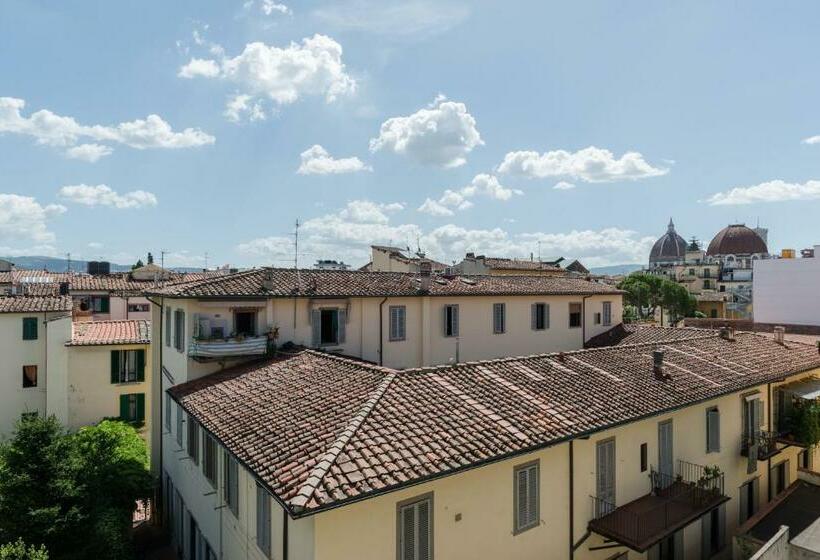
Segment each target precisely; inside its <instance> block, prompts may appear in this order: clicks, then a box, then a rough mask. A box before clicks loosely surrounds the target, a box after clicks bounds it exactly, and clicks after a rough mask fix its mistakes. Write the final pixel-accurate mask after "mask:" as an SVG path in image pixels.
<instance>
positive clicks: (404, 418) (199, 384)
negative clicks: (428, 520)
mask: <svg viewBox="0 0 820 560" xmlns="http://www.w3.org/2000/svg"><path fill="white" fill-rule="evenodd" d="M658 347H659V345H658V344H654V343H644V344H628V345H621V346H615V347H611V348H604V349H595V350H583V351H576V352H566V353H562V354H545V355H537V356H528V357H521V358H509V359H502V360H492V361H485V362H475V363H465V364H458V365H455V366H442V367H434V368H425V369H414V370H405V371H394V370H390V369H386V368H380V367H377V366H370V365H367V364H364V363H362V362H359V361H354V360H350V359H346V358H340V357H336V356H332V355H328V354H322V353H318V352H314V351H311V350H305V351H302V352H300V353H298V354H295V355H293V356H291V357H287V358H280V359H275V360H272V361H263V362H258V363H255V364H249V365H244V366H242V367H239V368H234V369H230V370H226V371H223V372H221V373H216V374H213V375H210V376H207V377H204V378H201V379H198V380H196V381H192V382H189V383H186V384H182V385H178V386H176V387H173V388H171V389H170V390H169V392H170V393H171V395H172V397H173V398H174V399H175V400H176V401H177V402H179V403H180V404H181V405H182V406H183V408H184V409H185V410H186V411H188V412H189V413H190V414H192V415H193V416H194V417H195V418H197V419H198V420H199V421H200V422H201V423H202V425H203V426H204V427H205V428H206V429H207V430H208V431H210V432H211V433H212V434H214V436H215V437H216V438H217V439H218V440H219V441H221V442H222V443H223V445H225V446H226V447H227V449H229V450H230V452H231V453H233V454H234V455H235V456H236V457H237V458H238V459H239V460H240V461H241V462H242V463H243V464H245V465H246V466H247V468H249V469H250V470H251V471H252V472H253V473H255V475H256V476H257V477H258V478H259V479H260V480H261V481H262V482H263V483H264V484H266V485H267V486H268V487H269V488H270V490H271V491H272V492H273V493H274V495H275V496H276V497H277V499H278V500H279V501H280V502H281V503H282V504H284V505H285V507H287V508H288V510H289V511H290V512H291V514H293V515H295V516H302V515H309V514H311V513H314V512H316V511H319V510H322V509H325V508H328V507H331V506H335V505H339V504H342V503H345V502H349V501H354V500H360V499H364V498H366V497H369V496H372V495H375V494H378V493H383V492H387V491H390V490H393V489H396V488H399V487H402V486H405V485H408V484H412V483H416V482H420V481H422V480H426V479H429V478H434V477H439V476H444V475H447V474H451V473H453V472H456V471H459V470H464V469H468V468H472V467H476V466H479V465H481V464H483V463H486V462H489V461H493V460H497V459H501V458H504V457H510V456H513V455H516V454H521V453H526V452H529V451H532V450H535V449H538V448H541V447H546V446H549V445H554V444H557V443H559V442H561V441H566V440H568V439H571V438H574V437H581V436H584V435H586V434H589V433H593V432H596V431H600V430H604V429H607V428H611V427H614V426H617V425H621V424H625V423H628V422H633V421H636V420H638V419H641V418H644V417H647V416H652V415H657V414H662V413H664V412H667V411H670V410H674V409H677V408H679V407H683V406H689V405H693V404H696V403H698V402H702V401H705V400H709V399H713V398H716V397H719V396H721V395H725V394H729V393H733V392H737V391H740V390H743V389H745V388H748V387H752V386H755V385H759V384H763V383H767V382H770V381H775V380H779V379H781V378H783V377H785V376H787V375H789V374H793V373H799V372H803V371H807V370H810V369H813V368H818V367H820V354H818V351H817V349H816V348H812V347H809V346H807V345H802V344H795V343H790V342H787V343H786V344H785V346H781V345H779V344H777V343H775V342H774V341H771V340H769V339H767V338H765V337H761V336H757V335H755V334H751V333H742V334H738V335H737V336H736V339H735V340H733V341H728V340H724V339H722V338H720V337H719V336H718V335H717V334H716V333H715V332H714V331H712V332H711V333H707V334H704V335H701V336H696V337H692V338H689V339H686V340H678V341H672V342H667V343H665V344H664V345H663V347H664V348H665V356H664V360H665V364H666V366H665V371H666V373H667V374H668V376H669V377H668V379H660V378H658V377H656V376H655V374H654V373H653V366H652V364H653V356H652V351H653V350H655V349H657V348H658Z"/></svg>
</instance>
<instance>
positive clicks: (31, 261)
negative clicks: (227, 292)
mask: <svg viewBox="0 0 820 560" xmlns="http://www.w3.org/2000/svg"><path fill="white" fill-rule="evenodd" d="M0 259H5V260H7V261H11V262H13V263H14V266H15V267H17V268H26V269H30V270H48V271H49V272H65V271H66V270H68V261H67V260H66V259H59V258H54V257H3V256H0ZM71 270H73V271H74V272H85V271H86V270H88V261H80V260H74V259H71ZM129 270H131V265H130V264H115V263H111V272H128V271H129ZM171 270H176V271H177V272H200V271H201V270H202V269H201V268H190V267H179V268H172V269H171Z"/></svg>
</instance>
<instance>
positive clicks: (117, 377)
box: [111, 350, 145, 383]
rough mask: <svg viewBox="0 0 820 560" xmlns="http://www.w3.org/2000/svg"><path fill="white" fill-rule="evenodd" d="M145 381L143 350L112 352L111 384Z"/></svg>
mask: <svg viewBox="0 0 820 560" xmlns="http://www.w3.org/2000/svg"><path fill="white" fill-rule="evenodd" d="M139 381H145V350H112V351H111V383H134V382H139Z"/></svg>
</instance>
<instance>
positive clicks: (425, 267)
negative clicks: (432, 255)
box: [419, 259, 433, 292]
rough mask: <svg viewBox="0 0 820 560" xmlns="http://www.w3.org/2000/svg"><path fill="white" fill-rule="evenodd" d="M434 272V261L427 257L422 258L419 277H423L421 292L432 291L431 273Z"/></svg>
mask: <svg viewBox="0 0 820 560" xmlns="http://www.w3.org/2000/svg"><path fill="white" fill-rule="evenodd" d="M432 273H433V263H431V262H430V261H429V260H427V259H422V260H421V262H419V277H420V279H421V284H420V285H419V291H421V292H429V291H430V281H431V275H432Z"/></svg>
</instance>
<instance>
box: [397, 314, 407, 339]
mask: <svg viewBox="0 0 820 560" xmlns="http://www.w3.org/2000/svg"><path fill="white" fill-rule="evenodd" d="M399 338H400V339H401V340H404V339H406V338H407V308H406V307H404V306H402V307H399Z"/></svg>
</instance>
